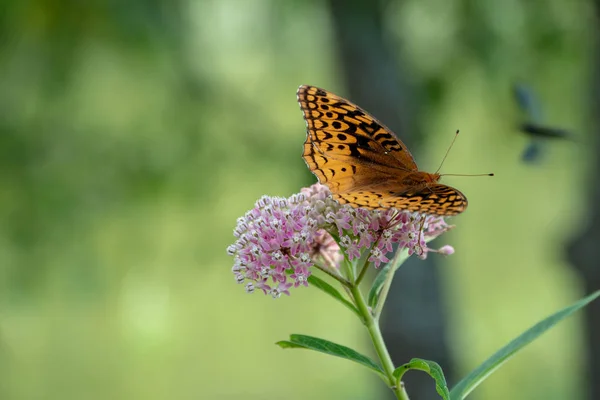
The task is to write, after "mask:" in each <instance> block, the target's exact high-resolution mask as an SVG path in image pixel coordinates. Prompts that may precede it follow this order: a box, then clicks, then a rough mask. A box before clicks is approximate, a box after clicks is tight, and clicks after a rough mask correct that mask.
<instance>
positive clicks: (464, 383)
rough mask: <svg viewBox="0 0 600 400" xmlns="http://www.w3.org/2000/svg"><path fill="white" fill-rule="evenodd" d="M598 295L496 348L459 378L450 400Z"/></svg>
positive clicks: (464, 393) (463, 394)
mask: <svg viewBox="0 0 600 400" xmlns="http://www.w3.org/2000/svg"><path fill="white" fill-rule="evenodd" d="M598 296H600V290H598V291H596V292H594V293H592V294H591V295H589V296H587V297H584V298H583V299H581V300H579V301H577V302H576V303H574V304H573V305H571V306H569V307H566V308H563V309H562V310H560V311H558V312H556V313H554V314H552V315H551V316H549V317H547V318H546V319H544V320H542V321H540V322H538V323H537V324H535V325H534V326H532V327H531V328H529V329H528V330H526V331H525V332H524V333H522V334H521V335H520V336H518V337H517V338H515V339H513V340H512V341H511V342H510V343H508V344H507V345H506V346H504V347H503V348H501V349H500V350H498V351H497V352H496V353H495V354H494V355H492V356H491V357H490V358H488V359H487V360H485V361H484V362H483V364H481V365H480V366H479V367H477V368H475V369H474V370H473V371H472V372H471V373H470V374H469V375H467V376H466V377H465V378H464V379H463V380H461V381H460V382H459V383H458V384H457V385H456V386H455V387H454V388H452V390H451V391H450V396H451V399H452V400H462V399H464V398H465V397H467V395H468V394H469V393H471V392H472V391H473V389H475V388H476V387H477V386H479V384H480V383H481V382H483V381H484V380H485V379H486V378H487V377H488V376H489V375H491V374H492V373H493V372H494V371H495V370H496V369H498V368H499V367H500V366H501V365H502V364H504V363H505V362H506V361H507V360H508V359H509V358H510V357H512V356H513V355H514V354H515V353H516V352H517V351H519V350H521V349H522V348H523V347H525V346H527V345H528V344H529V343H531V342H532V341H534V340H535V339H537V337H538V336H540V335H541V334H542V333H544V332H546V331H547V330H548V329H550V328H552V327H553V326H554V325H556V324H557V323H559V322H560V321H562V320H563V319H565V318H566V317H568V316H569V315H571V314H573V313H574V312H575V311H577V310H579V309H580V308H582V307H585V306H586V305H587V304H588V303H590V302H591V301H593V300H595V299H596V298H597V297H598Z"/></svg>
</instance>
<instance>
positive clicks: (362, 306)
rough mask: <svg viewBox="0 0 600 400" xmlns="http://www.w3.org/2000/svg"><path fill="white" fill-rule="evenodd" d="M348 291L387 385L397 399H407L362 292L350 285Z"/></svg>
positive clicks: (377, 324) (375, 320) (376, 322)
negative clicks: (397, 381) (398, 383)
mask: <svg viewBox="0 0 600 400" xmlns="http://www.w3.org/2000/svg"><path fill="white" fill-rule="evenodd" d="M350 291H351V292H352V296H353V297H354V301H355V303H356V307H357V308H358V311H359V312H360V314H361V315H362V317H363V321H364V324H365V326H366V327H367V330H368V331H369V336H371V341H372V342H373V347H375V352H377V356H378V357H379V361H381V365H382V367H383V370H384V372H385V376H386V378H387V381H388V386H389V387H390V389H392V390H393V391H394V394H395V395H396V398H397V399H399V400H409V399H408V395H407V394H406V391H405V390H404V387H403V385H396V378H394V363H393V362H392V358H391V357H390V353H389V352H388V350H387V347H386V346H385V342H384V341H383V336H382V335H381V330H380V329H379V323H378V321H377V319H376V318H374V317H373V315H372V314H371V312H370V311H369V307H368V306H367V302H366V301H365V298H364V297H363V294H362V293H361V291H360V289H359V288H358V286H352V287H351V288H350Z"/></svg>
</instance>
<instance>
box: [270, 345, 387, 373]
mask: <svg viewBox="0 0 600 400" xmlns="http://www.w3.org/2000/svg"><path fill="white" fill-rule="evenodd" d="M275 344H276V345H278V346H279V347H281V348H282V349H298V348H302V349H309V350H314V351H319V352H321V353H325V354H329V355H332V356H336V357H341V358H345V359H347V360H350V361H354V362H357V363H359V364H361V365H363V366H365V367H367V368H369V369H371V370H372V371H375V372H376V373H377V374H379V375H380V376H382V377H383V376H384V372H383V370H382V369H381V367H380V366H379V365H378V364H377V363H376V362H375V361H373V360H371V359H370V358H369V357H367V356H364V355H362V354H360V353H359V352H357V351H356V350H353V349H351V348H349V347H346V346H342V345H341V344H337V343H333V342H330V341H328V340H325V339H320V338H316V337H313V336H306V335H290V340H289V341H287V340H282V341H279V342H277V343H275Z"/></svg>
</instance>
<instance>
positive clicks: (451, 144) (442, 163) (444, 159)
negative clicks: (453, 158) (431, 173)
mask: <svg viewBox="0 0 600 400" xmlns="http://www.w3.org/2000/svg"><path fill="white" fill-rule="evenodd" d="M458 132H459V130H458V129H457V130H456V134H455V135H454V139H452V143H450V146H448V150H446V155H444V158H442V162H441V163H440V166H439V167H438V169H437V171H435V173H436V174H437V173H438V172H440V169H442V165H444V161H446V157H448V153H450V149H451V148H452V146H454V142H456V138H457V137H458Z"/></svg>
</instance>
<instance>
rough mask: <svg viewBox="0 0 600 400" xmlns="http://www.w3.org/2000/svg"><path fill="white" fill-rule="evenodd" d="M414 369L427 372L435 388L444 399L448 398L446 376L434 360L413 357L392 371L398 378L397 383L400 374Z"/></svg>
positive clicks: (399, 380)
mask: <svg viewBox="0 0 600 400" xmlns="http://www.w3.org/2000/svg"><path fill="white" fill-rule="evenodd" d="M411 369H416V370H419V371H424V372H427V373H428V374H429V376H431V377H432V378H433V379H434V380H435V390H436V391H437V392H438V394H439V395H440V396H441V397H442V399H444V400H449V399H450V393H449V392H448V384H446V378H445V377H444V372H443V371H442V367H440V365H439V364H438V363H436V362H434V361H428V360H423V359H422V358H413V359H412V360H410V362H409V363H408V364H404V365H402V366H400V367H398V368H396V370H395V371H394V376H395V377H396V379H397V380H398V385H400V382H401V380H402V376H403V375H404V374H405V373H406V371H408V370H411Z"/></svg>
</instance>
